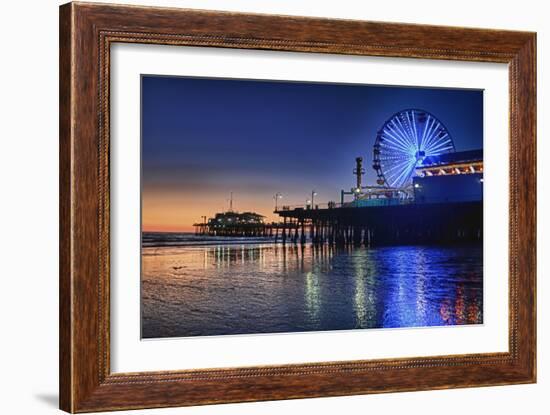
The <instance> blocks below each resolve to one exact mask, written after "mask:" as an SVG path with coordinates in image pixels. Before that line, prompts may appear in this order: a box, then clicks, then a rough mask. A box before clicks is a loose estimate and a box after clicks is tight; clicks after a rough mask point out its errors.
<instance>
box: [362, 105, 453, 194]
mask: <svg viewBox="0 0 550 415" xmlns="http://www.w3.org/2000/svg"><path fill="white" fill-rule="evenodd" d="M454 151H455V145H454V143H453V139H452V137H451V135H450V134H449V131H447V129H446V128H445V126H444V125H443V123H442V122H441V121H439V120H438V119H437V118H436V117H435V116H434V115H432V114H430V113H429V112H427V111H424V110H420V109H407V110H402V111H399V112H397V113H395V114H394V115H392V116H391V117H390V118H389V119H388V120H387V121H386V122H385V123H384V125H383V126H382V128H381V129H380V130H379V131H378V134H377V135H376V141H375V143H374V148H373V153H374V154H373V166H372V167H373V168H374V169H375V170H376V174H377V175H378V179H377V183H378V184H379V185H381V186H386V187H391V188H404V187H407V186H409V185H410V184H411V180H412V177H413V176H414V173H415V169H416V167H417V166H419V165H420V164H421V163H422V160H424V158H426V157H428V156H437V155H440V154H443V153H450V152H454Z"/></svg>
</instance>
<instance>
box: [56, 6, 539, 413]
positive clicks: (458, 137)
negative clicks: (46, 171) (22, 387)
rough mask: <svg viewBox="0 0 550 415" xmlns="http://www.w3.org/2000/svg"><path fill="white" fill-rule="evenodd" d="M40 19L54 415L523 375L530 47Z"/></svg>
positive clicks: (340, 25)
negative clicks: (51, 117) (56, 302)
mask: <svg viewBox="0 0 550 415" xmlns="http://www.w3.org/2000/svg"><path fill="white" fill-rule="evenodd" d="M60 29H61V30H60V172H61V177H60V188H61V197H60V206H61V207H60V222H61V228H60V244H61V249H60V252H61V257H60V379H61V380H60V406H61V408H62V409H63V410H65V411H68V412H90V411H104V410H119V409H137V408H152V407H168V406H183V405H199V404H206V403H222V402H244V401H258V400H270V399H290V398H303V397H316V396H341V395H352V394H364V393H377V392H398V391H410V390H425V389H441V388H455V387H471V386H488V385H503V384H517V383H530V382H535V379H536V347H535V345H536V332H535V330H536V324H535V316H536V313H535V285H536V284H535V282H536V281H535V260H536V235H535V223H536V212H535V205H536V203H535V201H536V199H535V198H536V195H535V190H536V171H535V166H536V163H535V150H536V141H535V140H536V117H535V114H536V109H535V97H536V84H535V80H536V74H535V61H536V36H535V34H534V33H527V32H512V31H497V30H488V29H466V28H451V27H439V26H425V25H408V24H394V23H376V22H364V21H345V20H328V19H313V18H299V17H285V16H270V15H248V14H235V13H224V12H207V11H197V10H184V9H168V8H151V7H134V6H118V5H116V6H115V5H105V4H101V5H100V4H86V3H69V4H66V5H63V6H61V8H60Z"/></svg>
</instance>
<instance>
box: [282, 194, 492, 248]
mask: <svg viewBox="0 0 550 415" xmlns="http://www.w3.org/2000/svg"><path fill="white" fill-rule="evenodd" d="M275 213H277V214H278V215H279V216H280V217H281V218H282V219H283V229H282V235H281V240H282V242H283V243H301V244H304V243H306V242H307V241H310V242H311V243H313V244H334V245H354V246H361V245H364V246H381V245H408V244H433V243H438V244H447V243H448V244H452V243H465V242H478V241H479V242H481V241H482V238H483V204H482V202H480V201H475V202H455V203H449V202H447V203H430V204H428V203H424V204H415V203H403V204H398V205H387V206H370V207H346V206H342V207H328V206H327V208H309V209H307V208H306V209H304V208H300V207H298V208H293V209H290V208H285V207H283V208H282V209H281V210H277V211H276V212H275Z"/></svg>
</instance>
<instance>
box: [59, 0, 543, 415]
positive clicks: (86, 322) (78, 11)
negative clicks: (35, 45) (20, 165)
mask: <svg viewBox="0 0 550 415" xmlns="http://www.w3.org/2000/svg"><path fill="white" fill-rule="evenodd" d="M117 42H129V43H143V44H162V45H188V46H189V45H191V46H212V47H214V46H215V47H221V48H241V49H263V50H279V51H300V52H309V53H331V54H348V55H368V56H383V57H408V58H423V59H445V60H459V61H478V62H500V63H507V64H508V65H509V91H510V96H509V99H510V101H509V104H510V117H509V122H510V137H509V145H510V153H509V162H510V193H509V202H510V236H509V252H510V271H509V287H510V290H509V310H510V315H509V352H507V353H488V354H468V355H452V356H437V357H422V358H400V359H384V360H365V361H345V362H334V363H331V362H323V363H313V362H306V363H303V364H289V365H283V366H265V367H247V368H238V367H237V368H230V369H204V370H185V371H177V370H174V371H168V372H146V373H111V371H110V335H109V330H110V328H109V327H110V325H109V299H110V294H109V293H110V291H109V263H110V262H109V261H110V256H109V255H110V253H109V229H110V225H109V223H110V222H109V168H110V166H109V68H110V67H109V59H110V46H111V45H112V44H113V43H117ZM59 93H60V310H59V312H60V407H61V409H63V410H65V411H68V412H90V411H105V410H119V409H136V408H152V407H170V406H183V405H200V404H209V403H223V402H244V401H261V400H273V399H291V398H306V397H318V396H342V395H354V394H366V393H378V392H398V391H412V390H426V389H444V388H457V387H471V386H489V385H505V384H516V383H531V382H535V380H536V321H535V318H536V314H535V299H536V295H535V288H536V287H535V285H536V280H535V272H536V210H535V209H536V207H535V206H536V108H535V105H536V34H535V33H527V32H513V31H502V30H485V29H468V28H456V27H439V26H427V25H412V24H395V23H376V22H365V21H347V20H329V19H318V18H302V17H286V16H270V15H253V14H238V13H226V12H211V11H196V10H183V9H169V8H156V7H132V6H118V5H117V6H115V5H106V4H86V3H69V4H66V5H63V6H61V8H60V90H59Z"/></svg>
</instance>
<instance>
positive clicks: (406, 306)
mask: <svg viewBox="0 0 550 415" xmlns="http://www.w3.org/2000/svg"><path fill="white" fill-rule="evenodd" d="M142 270H143V272H142V274H143V275H142V324H143V325H142V333H143V336H144V337H147V338H150V337H172V336H198V335H221V334H240V333H274V332H295V331H321V330H339V329H358V328H391V327H418V326H438V325H462V324H478V323H481V322H482V309H483V304H482V298H483V295H482V294H483V290H482V288H483V286H482V248H481V246H461V247H445V248H441V247H423V246H417V247H415V246H403V247H387V248H376V249H368V248H342V249H337V248H334V247H330V246H322V247H314V246H300V245H297V246H294V245H290V246H286V247H283V246H281V245H273V244H265V245H246V244H240V245H222V246H185V247H160V248H144V250H143V262H142Z"/></svg>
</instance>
